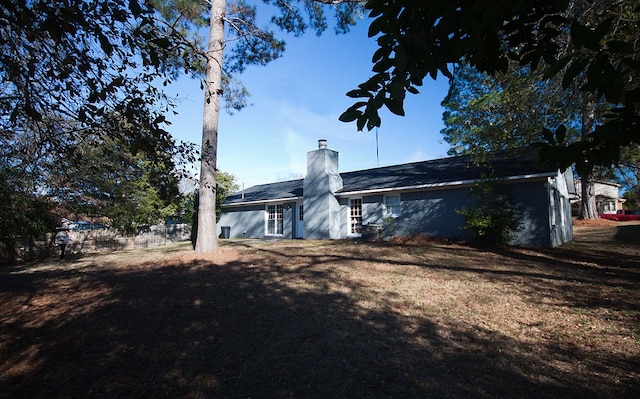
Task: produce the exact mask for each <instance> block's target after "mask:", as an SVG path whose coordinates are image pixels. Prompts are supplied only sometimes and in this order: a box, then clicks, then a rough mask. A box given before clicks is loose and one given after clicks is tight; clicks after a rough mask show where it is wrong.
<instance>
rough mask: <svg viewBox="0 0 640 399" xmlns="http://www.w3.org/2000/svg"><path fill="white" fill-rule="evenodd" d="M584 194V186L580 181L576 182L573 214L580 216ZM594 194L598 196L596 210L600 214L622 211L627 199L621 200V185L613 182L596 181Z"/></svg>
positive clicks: (572, 203) (572, 202)
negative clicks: (581, 196)
mask: <svg viewBox="0 0 640 399" xmlns="http://www.w3.org/2000/svg"><path fill="white" fill-rule="evenodd" d="M581 193H582V184H581V182H580V180H579V179H577V180H576V194H577V195H576V197H575V198H573V199H572V201H571V205H572V207H573V214H574V215H578V213H579V211H580V195H581ZM593 193H594V194H595V196H596V209H597V210H598V214H600V215H602V214H603V213H616V211H617V210H620V209H622V204H624V202H625V199H624V198H620V185H619V184H616V183H612V182H605V181H596V182H594V183H593Z"/></svg>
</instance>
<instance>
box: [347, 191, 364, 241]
mask: <svg viewBox="0 0 640 399" xmlns="http://www.w3.org/2000/svg"><path fill="white" fill-rule="evenodd" d="M349 232H350V233H351V234H361V233H362V199H359V198H358V199H352V200H351V201H350V217H349Z"/></svg>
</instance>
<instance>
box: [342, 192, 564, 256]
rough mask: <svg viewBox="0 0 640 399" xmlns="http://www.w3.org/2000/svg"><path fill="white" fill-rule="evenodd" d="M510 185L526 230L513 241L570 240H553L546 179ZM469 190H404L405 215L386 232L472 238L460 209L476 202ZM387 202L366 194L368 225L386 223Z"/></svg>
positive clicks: (345, 212)
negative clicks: (458, 210) (384, 215)
mask: <svg viewBox="0 0 640 399" xmlns="http://www.w3.org/2000/svg"><path fill="white" fill-rule="evenodd" d="M508 187H509V190H510V195H511V196H513V198H514V201H515V203H516V204H518V206H519V208H520V210H521V211H522V229H521V230H520V231H519V232H518V234H517V235H516V237H515V239H514V240H513V242H512V244H517V245H524V246H541V247H550V246H555V245H558V243H560V242H564V241H566V237H565V238H564V239H563V240H562V241H560V239H558V240H555V241H554V240H552V239H551V231H550V224H549V223H548V221H549V191H548V190H549V189H548V187H547V185H546V184H545V182H544V181H536V182H527V183H516V184H510V185H509V186H508ZM468 192H469V189H468V188H456V189H443V190H427V191H413V192H403V193H401V200H402V206H401V209H402V214H401V216H399V217H398V218H396V219H395V220H394V223H393V231H386V232H385V234H386V235H387V236H389V235H393V236H408V235H412V234H417V233H423V234H427V235H429V236H432V237H446V238H457V239H470V238H472V232H470V231H467V230H461V229H460V227H461V226H463V225H464V223H465V220H464V218H463V217H462V216H460V215H459V214H458V213H457V212H456V210H457V209H461V208H463V207H468V206H472V205H473V203H472V199H471V198H470V197H469V195H468ZM383 201H384V196H383V195H379V194H377V195H369V196H363V197H362V213H363V224H364V225H366V224H369V223H374V224H384V223H383V217H382V213H383V212H382V211H383ZM340 204H341V219H342V229H341V234H342V237H344V238H346V237H348V234H347V226H348V220H349V207H348V200H347V199H346V198H342V199H341V201H340ZM565 209H566V208H565ZM568 220H569V221H570V220H571V219H570V218H569V219H568ZM558 224H559V223H558ZM558 228H559V227H558ZM566 231H567V229H566V228H563V229H562V232H566ZM569 231H570V229H569ZM565 235H566V234H565Z"/></svg>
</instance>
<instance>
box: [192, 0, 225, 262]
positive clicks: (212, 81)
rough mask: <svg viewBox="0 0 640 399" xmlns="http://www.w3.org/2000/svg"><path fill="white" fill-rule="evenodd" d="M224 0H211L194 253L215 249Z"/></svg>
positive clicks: (216, 239) (216, 244)
mask: <svg viewBox="0 0 640 399" xmlns="http://www.w3.org/2000/svg"><path fill="white" fill-rule="evenodd" d="M225 8H226V4H225V1H224V0H212V1H211V13H210V22H209V44H208V48H207V57H208V59H207V74H206V82H205V98H204V100H205V101H204V116H203V123H202V149H201V160H200V187H199V200H200V201H199V204H198V230H197V236H196V245H195V250H196V252H198V253H207V252H213V251H215V250H216V249H218V237H217V235H216V193H215V190H216V164H217V151H218V117H219V114H220V92H221V91H222V88H221V84H222V50H223V46H224V12H225Z"/></svg>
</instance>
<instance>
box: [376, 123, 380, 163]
mask: <svg viewBox="0 0 640 399" xmlns="http://www.w3.org/2000/svg"><path fill="white" fill-rule="evenodd" d="M376 162H377V166H380V152H379V151H378V126H376Z"/></svg>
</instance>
